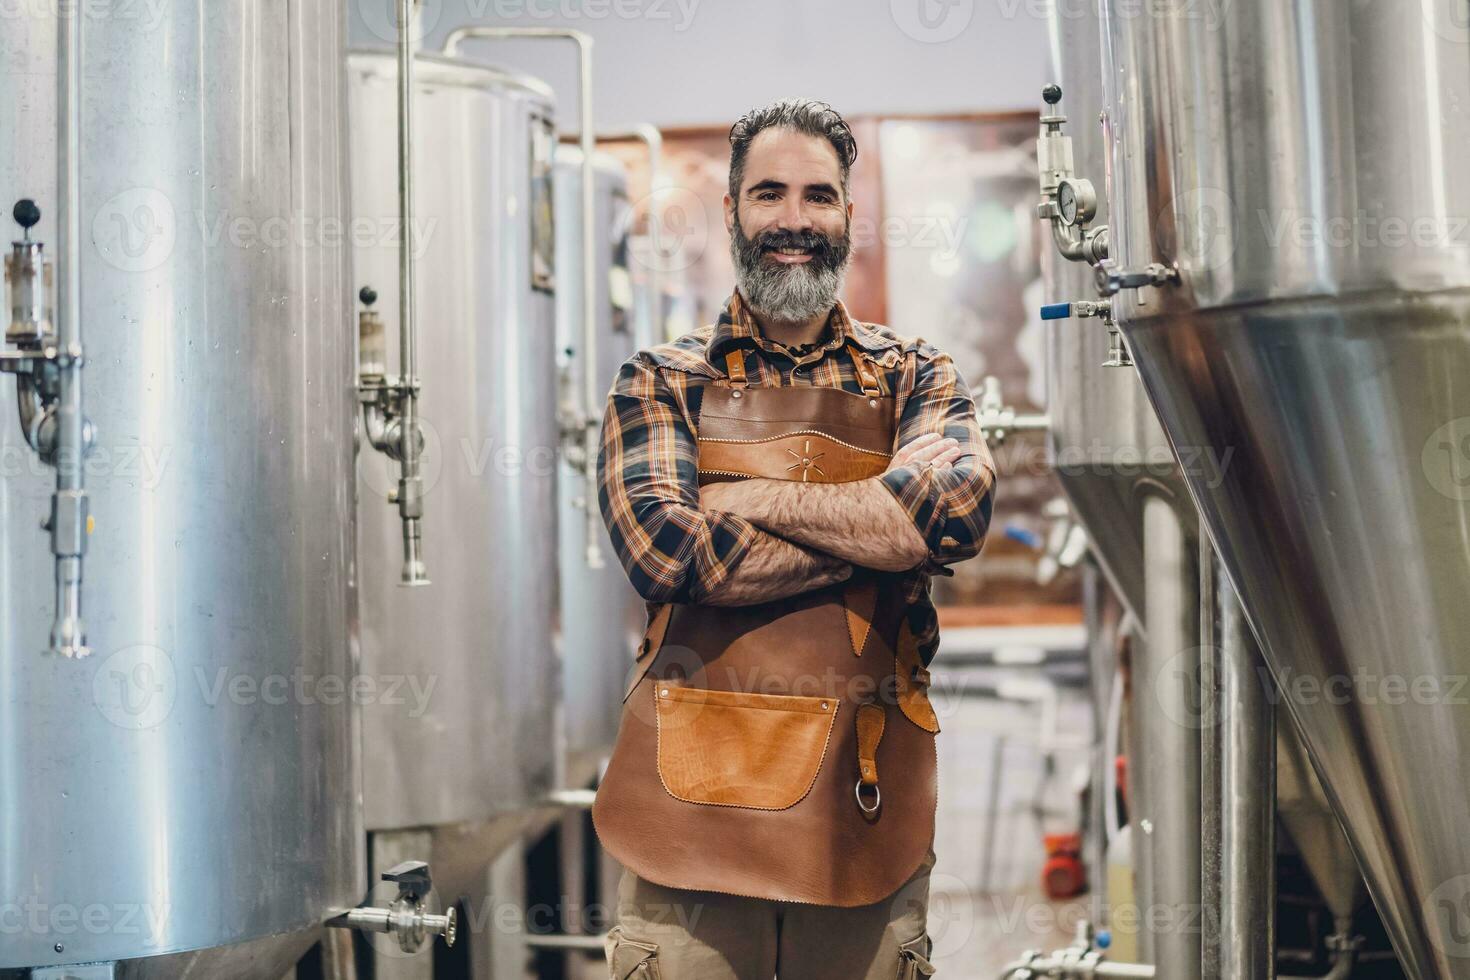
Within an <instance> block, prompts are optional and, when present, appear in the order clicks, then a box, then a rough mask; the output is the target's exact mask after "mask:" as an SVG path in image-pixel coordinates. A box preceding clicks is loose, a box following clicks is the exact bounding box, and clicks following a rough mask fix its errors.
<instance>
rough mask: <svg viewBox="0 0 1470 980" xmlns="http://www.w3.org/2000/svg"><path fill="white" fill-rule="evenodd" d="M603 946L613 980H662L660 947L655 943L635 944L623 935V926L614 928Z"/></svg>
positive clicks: (603, 942) (609, 932)
mask: <svg viewBox="0 0 1470 980" xmlns="http://www.w3.org/2000/svg"><path fill="white" fill-rule="evenodd" d="M602 946H603V951H604V952H605V953H606V954H607V966H608V975H609V976H610V977H612V980H660V977H659V972H658V947H657V946H656V945H654V944H653V943H640V942H635V941H633V940H631V939H628V938H627V937H626V936H624V935H623V929H622V927H621V926H613V928H612V929H610V930H609V931H608V934H607V936H606V937H605V938H604V939H603V941H602Z"/></svg>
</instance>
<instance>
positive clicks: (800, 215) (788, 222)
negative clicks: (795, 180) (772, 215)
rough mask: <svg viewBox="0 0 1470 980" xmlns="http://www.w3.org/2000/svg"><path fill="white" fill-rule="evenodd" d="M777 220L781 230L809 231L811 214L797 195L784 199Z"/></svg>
mask: <svg viewBox="0 0 1470 980" xmlns="http://www.w3.org/2000/svg"><path fill="white" fill-rule="evenodd" d="M778 220H779V222H780V226H781V229H782V230H783V231H810V230H811V228H812V216H811V214H810V213H808V211H807V209H806V203H805V202H804V201H802V200H801V198H799V197H797V198H790V199H788V200H787V201H786V203H785V206H783V207H782V208H781V214H780V217H779V219H778Z"/></svg>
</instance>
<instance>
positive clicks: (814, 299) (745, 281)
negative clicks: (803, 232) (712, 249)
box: [730, 227, 852, 323]
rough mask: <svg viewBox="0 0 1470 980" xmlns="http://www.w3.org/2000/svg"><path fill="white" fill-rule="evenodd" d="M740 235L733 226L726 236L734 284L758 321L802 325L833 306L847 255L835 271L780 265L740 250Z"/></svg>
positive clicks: (741, 234)
mask: <svg viewBox="0 0 1470 980" xmlns="http://www.w3.org/2000/svg"><path fill="white" fill-rule="evenodd" d="M742 237H744V232H743V231H740V230H739V228H738V227H737V229H736V234H735V235H732V236H730V259H731V261H733V262H734V265H735V284H736V285H737V286H738V287H739V288H740V296H741V298H742V299H744V300H745V305H747V306H749V307H750V309H751V311H752V312H754V313H755V315H756V316H758V317H760V318H761V319H762V320H770V321H774V322H776V323H804V322H806V321H807V320H812V319H815V318H816V317H819V316H821V315H822V314H824V313H829V312H831V310H832V307H834V306H836V305H837V294H838V293H839V292H841V291H842V283H843V281H844V280H845V279H846V278H847V268H848V266H849V265H850V264H851V261H852V255H851V253H850V252H849V253H848V255H847V256H846V257H845V258H844V260H843V262H842V264H841V265H840V266H838V267H837V268H821V269H814V268H813V266H815V265H817V263H816V262H808V263H806V264H804V265H780V264H778V263H777V264H773V263H767V262H765V261H764V260H763V259H762V258H761V257H760V256H759V255H758V254H757V255H754V256H751V257H750V259H751V260H748V259H747V256H749V255H750V253H749V252H748V251H746V250H742V249H741V248H740V244H739V239H740V238H742Z"/></svg>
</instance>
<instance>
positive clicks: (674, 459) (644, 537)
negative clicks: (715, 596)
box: [597, 357, 758, 603]
mask: <svg viewBox="0 0 1470 980" xmlns="http://www.w3.org/2000/svg"><path fill="white" fill-rule="evenodd" d="M698 458H699V457H698V446H697V444H696V443H695V439H694V434H693V432H692V431H691V430H690V427H689V424H688V422H687V420H686V419H685V417H684V414H683V412H682V411H681V409H680V407H679V404H678V402H677V401H676V400H675V398H674V396H673V394H672V393H671V392H670V391H669V390H668V386H667V385H666V384H665V382H664V380H663V379H662V378H661V377H660V375H659V372H658V370H657V369H656V368H654V367H653V366H651V365H649V364H648V363H646V362H645V361H644V360H642V359H641V358H639V357H634V358H632V359H631V360H629V361H627V362H625V363H624V364H623V366H622V368H621V369H620V370H619V371H618V376H617V380H616V381H614V382H613V388H612V391H611V393H610V394H609V395H608V402H607V412H606V414H605V415H604V417H603V424H602V447H601V451H600V452H599V453H598V456H597V482H598V503H599V505H600V506H601V508H602V519H603V521H604V523H606V525H607V530H608V534H609V535H610V536H611V538H612V543H613V548H614V549H615V550H616V551H617V554H618V558H619V560H621V561H622V563H623V567H624V568H625V569H626V570H627V572H628V578H629V579H630V580H631V581H632V583H633V588H634V589H636V590H637V592H638V594H639V595H641V596H642V597H643V598H644V599H647V600H648V601H650V602H683V603H690V602H699V601H701V600H702V599H703V598H705V597H706V596H708V595H709V593H710V591H711V590H713V589H714V588H715V587H716V586H718V585H719V584H720V583H721V582H723V581H724V580H725V579H726V578H727V577H729V575H730V573H731V571H733V570H734V568H735V566H736V564H737V563H739V561H740V559H741V558H742V557H744V555H745V553H746V552H747V551H748V550H749V549H750V545H751V542H752V541H753V540H754V539H755V537H756V535H757V533H758V532H757V531H756V528H755V526H754V525H753V524H751V523H750V522H749V521H746V520H745V519H744V518H740V517H736V516H734V515H731V514H722V513H713V512H705V511H702V510H700V507H699V473H698Z"/></svg>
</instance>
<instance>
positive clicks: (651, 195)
mask: <svg viewBox="0 0 1470 980" xmlns="http://www.w3.org/2000/svg"><path fill="white" fill-rule="evenodd" d="M598 139H600V140H602V141H603V142H623V141H637V142H640V143H642V144H643V145H644V148H645V149H646V150H647V152H648V198H647V200H648V247H649V249H650V250H651V251H652V252H653V255H652V257H651V260H650V261H649V263H648V293H649V296H650V298H651V302H652V304H653V306H652V310H651V311H650V316H649V326H650V327H651V328H652V331H653V336H652V337H644V338H641V339H640V341H639V346H640V347H652V346H653V345H654V344H661V343H663V342H664V341H665V340H667V339H668V338H666V337H665V336H664V294H663V268H662V263H663V261H664V250H663V233H664V216H663V209H662V208H661V207H660V206H659V203H658V194H659V191H660V189H661V187H662V184H663V173H664V134H663V133H661V132H659V129H658V127H657V126H654V125H653V124H651V123H643V124H641V125H638V126H635V127H633V129H631V130H629V131H628V132H626V133H603V134H602V135H600V136H599V137H598Z"/></svg>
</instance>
